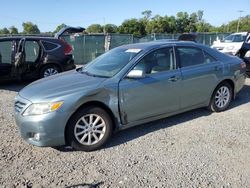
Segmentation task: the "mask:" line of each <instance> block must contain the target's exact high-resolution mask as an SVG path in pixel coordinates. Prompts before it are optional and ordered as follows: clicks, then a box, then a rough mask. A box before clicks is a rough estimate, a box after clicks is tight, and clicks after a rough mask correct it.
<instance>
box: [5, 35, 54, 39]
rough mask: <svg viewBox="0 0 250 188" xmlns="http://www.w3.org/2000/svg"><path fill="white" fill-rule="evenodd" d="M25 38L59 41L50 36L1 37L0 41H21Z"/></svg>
mask: <svg viewBox="0 0 250 188" xmlns="http://www.w3.org/2000/svg"><path fill="white" fill-rule="evenodd" d="M23 38H25V39H28V40H58V39H56V38H54V37H48V36H9V37H0V40H20V39H23Z"/></svg>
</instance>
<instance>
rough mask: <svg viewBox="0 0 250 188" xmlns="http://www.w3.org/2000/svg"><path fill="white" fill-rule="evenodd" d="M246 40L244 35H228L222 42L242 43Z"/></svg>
mask: <svg viewBox="0 0 250 188" xmlns="http://www.w3.org/2000/svg"><path fill="white" fill-rule="evenodd" d="M245 39H246V36H245V35H241V34H237V35H235V34H234V35H229V36H227V37H226V38H225V40H224V42H243V41H244V40H245Z"/></svg>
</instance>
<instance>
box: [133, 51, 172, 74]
mask: <svg viewBox="0 0 250 188" xmlns="http://www.w3.org/2000/svg"><path fill="white" fill-rule="evenodd" d="M173 54H174V53H173V48H163V49H159V50H156V51H154V52H151V53H150V54H148V55H146V56H145V57H143V59H142V60H141V61H140V62H139V63H138V64H137V65H136V66H135V67H134V70H142V71H143V72H144V73H145V74H154V73H158V72H163V71H169V70H173V69H175V67H174V55H173Z"/></svg>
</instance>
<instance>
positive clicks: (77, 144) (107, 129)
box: [66, 107, 112, 151]
mask: <svg viewBox="0 0 250 188" xmlns="http://www.w3.org/2000/svg"><path fill="white" fill-rule="evenodd" d="M111 134H112V121H111V118H110V116H109V114H108V113H107V112H106V111H105V110H103V109H102V108H99V107H88V108H83V109H81V110H79V111H78V112H77V113H76V114H74V115H73V117H72V118H71V120H70V121H69V124H68V126H67V130H66V139H67V142H68V144H69V145H71V146H72V147H73V148H74V149H76V150H81V151H93V150H96V149H99V148H100V147H101V146H103V145H104V144H105V143H106V142H107V140H108V139H109V138H110V137H111Z"/></svg>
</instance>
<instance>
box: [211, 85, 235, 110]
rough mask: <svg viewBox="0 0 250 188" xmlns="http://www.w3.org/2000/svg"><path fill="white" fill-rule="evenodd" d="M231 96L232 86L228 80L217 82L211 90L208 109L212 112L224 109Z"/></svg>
mask: <svg viewBox="0 0 250 188" xmlns="http://www.w3.org/2000/svg"><path fill="white" fill-rule="evenodd" d="M232 98H233V88H232V86H231V85H230V84H229V83H228V82H223V83H221V84H219V85H218V86H217V87H216V89H215V90H214V92H213V95H212V98H211V101H210V104H209V107H208V108H209V109H210V110H211V111H213V112H222V111H224V110H226V109H227V108H228V107H229V105H230V103H231V101H232Z"/></svg>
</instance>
